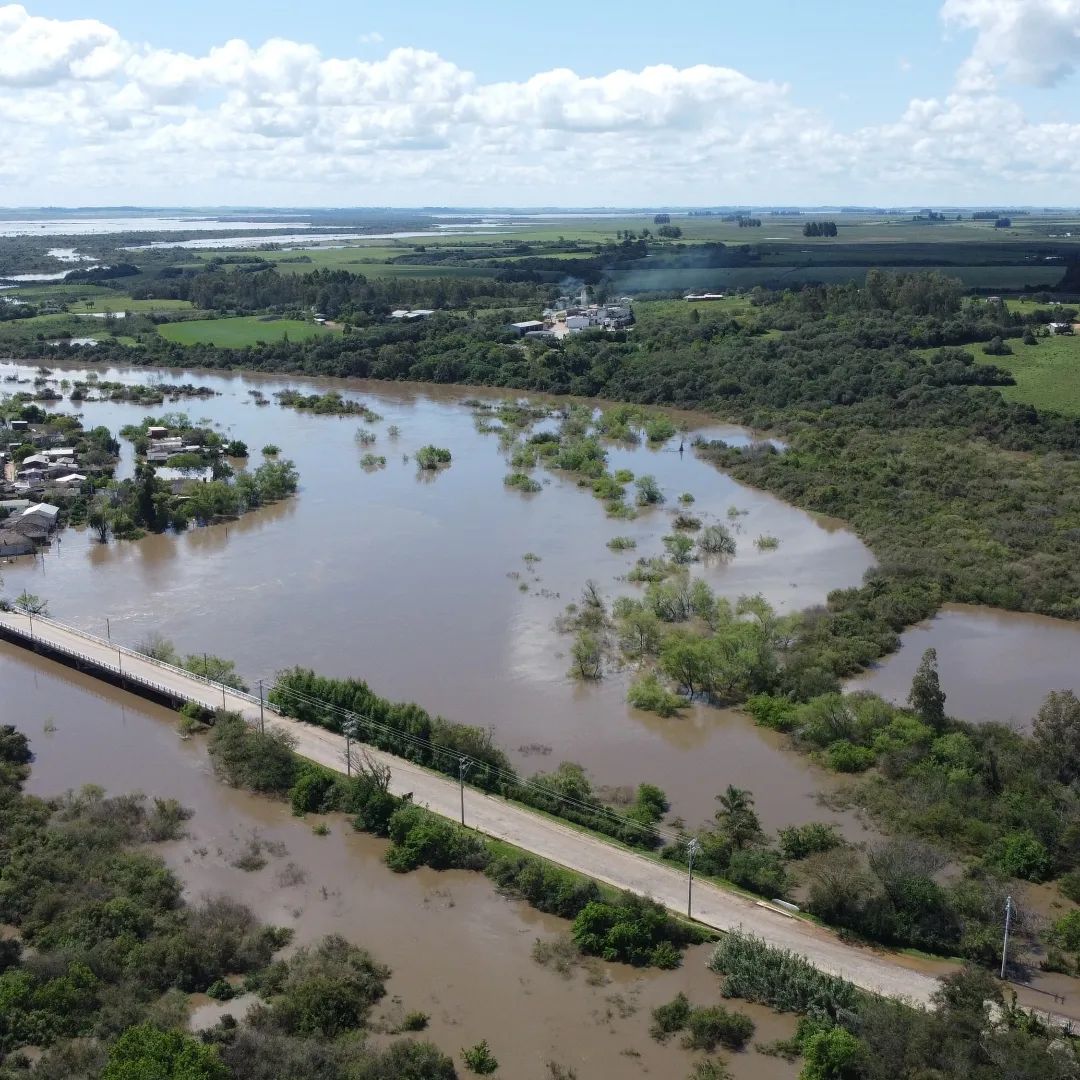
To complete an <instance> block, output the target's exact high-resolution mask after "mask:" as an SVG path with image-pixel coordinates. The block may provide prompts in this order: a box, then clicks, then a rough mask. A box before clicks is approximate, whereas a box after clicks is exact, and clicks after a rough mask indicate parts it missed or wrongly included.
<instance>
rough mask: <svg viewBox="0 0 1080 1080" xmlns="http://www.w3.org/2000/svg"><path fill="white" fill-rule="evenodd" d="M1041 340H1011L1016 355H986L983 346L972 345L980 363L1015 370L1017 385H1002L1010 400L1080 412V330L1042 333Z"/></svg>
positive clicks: (1069, 413) (1064, 411)
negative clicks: (1031, 341)
mask: <svg viewBox="0 0 1080 1080" xmlns="http://www.w3.org/2000/svg"><path fill="white" fill-rule="evenodd" d="M1038 342H1039V344H1038V345H1024V344H1023V343H1022V342H1020V341H1019V340H1016V341H1010V342H1009V344H1010V345H1011V346H1012V350H1013V355H1012V356H986V355H985V354H984V353H983V351H982V348H981V347H980V346H978V345H974V346H972V347H971V348H972V351H973V352H974V353H975V359H976V361H977V362H978V363H986V364H996V365H997V366H998V367H1002V368H1005V369H1006V370H1007V371H1011V372H1012V373H1013V376H1014V377H1015V379H1016V385H1015V386H1003V387H1001V393H1002V395H1003V396H1004V397H1005V399H1006V400H1008V401H1019V402H1023V403H1024V404H1026V405H1034V406H1035V408H1037V409H1052V410H1054V411H1055V412H1060V413H1067V414H1068V415H1070V416H1080V334H1074V335H1072V336H1071V337H1070V336H1068V335H1060V336H1054V337H1048V338H1043V337H1041V338H1039V339H1038Z"/></svg>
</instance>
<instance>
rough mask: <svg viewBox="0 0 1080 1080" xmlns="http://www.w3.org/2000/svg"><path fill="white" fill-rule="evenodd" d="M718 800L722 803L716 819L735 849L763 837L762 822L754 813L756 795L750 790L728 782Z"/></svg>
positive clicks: (739, 849) (746, 845) (717, 797)
mask: <svg viewBox="0 0 1080 1080" xmlns="http://www.w3.org/2000/svg"><path fill="white" fill-rule="evenodd" d="M716 801H717V802H718V803H720V809H719V810H717V811H716V820H717V821H718V822H719V823H720V825H721V827H722V828H723V830H724V832H725V833H726V834H727V838H728V840H729V841H730V842H731V846H732V848H733V849H734V850H735V851H741V850H742V849H743V848H745V847H748V846H749V845H750V844H752V843H754V842H756V841H757V840H759V839H760V838H761V835H762V833H761V822H760V821H759V820H758V816H757V814H756V813H754V796H753V795H752V794H751V793H750V792H749V791H747V790H746V789H745V788H737V787H735V786H734V784H728V786H727V790H726V791H724V792H723V794H720V795H717V796H716Z"/></svg>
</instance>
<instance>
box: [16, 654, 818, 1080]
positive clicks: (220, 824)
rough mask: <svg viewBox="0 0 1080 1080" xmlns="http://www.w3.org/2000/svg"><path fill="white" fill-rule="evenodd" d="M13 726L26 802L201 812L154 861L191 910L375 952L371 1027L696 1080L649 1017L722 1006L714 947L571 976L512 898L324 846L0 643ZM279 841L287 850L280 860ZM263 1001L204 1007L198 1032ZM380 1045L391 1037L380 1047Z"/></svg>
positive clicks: (745, 1073) (337, 836) (168, 738)
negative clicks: (250, 917)
mask: <svg viewBox="0 0 1080 1080" xmlns="http://www.w3.org/2000/svg"><path fill="white" fill-rule="evenodd" d="M0 687H3V688H4V697H3V719H4V721H5V722H7V723H14V724H16V725H17V726H18V727H19V728H20V729H22V730H23V731H25V732H26V733H27V734H28V735H29V736H30V738H31V740H32V744H33V748H34V750H35V753H36V755H37V758H36V761H35V763H34V767H33V772H32V775H31V780H30V783H29V790H30V791H32V792H33V793H35V794H41V795H50V794H56V793H58V792H61V791H64V790H67V789H69V788H77V787H79V786H81V785H83V784H86V783H97V784H101V785H102V786H104V787H105V788H106V789H107V790H108V791H110V792H112V793H117V794H118V793H121V792H126V791H131V790H135V789H142V790H145V791H147V792H150V793H152V794H154V795H156V796H159V797H173V798H177V799H179V800H180V801H181V802H182V803H183V804H184V805H185V806H187V807H189V808H190V809H192V810H194V811H195V813H194V817H193V818H192V819H191V820H190V821H189V822H188V836H187V837H185V838H184V839H183V840H180V841H176V842H174V843H170V844H167V845H163V846H162V847H161V848H160V851H161V853H162V854H163V856H164V857H165V858H166V859H167V861H168V862H169V864H170V865H171V866H172V868H173V869H174V870H175V871H176V873H177V874H178V875H179V877H180V878H181V879H182V881H183V882H184V886H185V894H186V897H187V898H188V899H189V900H194V901H197V900H198V899H199V898H200V897H202V896H203V895H219V894H222V893H226V894H228V895H230V896H233V897H235V898H236V899H238V900H240V901H242V902H244V903H246V904H248V905H249V906H250V907H251V908H252V909H253V910H254V911H256V912H257V914H258V915H259V917H260V918H262V919H263V920H264V921H266V922H269V923H273V924H275V925H280V926H290V927H293V928H294V929H295V932H296V936H295V945H304V944H309V943H312V942H315V941H317V940H319V939H320V938H321V937H323V936H324V935H325V934H330V933H336V934H341V935H343V936H344V937H346V938H348V939H349V940H350V941H353V942H355V943H357V944H359V945H363V946H365V947H367V948H369V949H370V950H371V951H372V952H373V953H374V954H375V956H376V957H377V958H378V959H379V960H381V961H383V962H384V963H386V964H388V965H389V966H390V967H391V969H392V970H393V977H392V978H391V980H390V983H389V986H388V994H387V997H386V999H385V1000H384V1001H383V1002H382V1004H381V1006H380V1007H379V1008H378V1009H377V1010H376V1013H375V1019H376V1020H377V1021H380V1022H382V1023H383V1024H384V1025H385V1026H386V1027H387V1028H388V1029H389V1028H392V1027H393V1026H394V1025H395V1024H396V1023H400V1020H401V1018H402V1016H403V1015H404V1013H405V1012H409V1011H413V1010H422V1011H424V1012H426V1013H428V1014H429V1015H430V1017H431V1021H430V1026H429V1028H428V1030H427V1031H426V1032H425V1034H424V1036H423V1037H427V1038H431V1039H432V1041H434V1042H435V1043H436V1044H437V1045H438V1046H440V1047H441V1048H442V1049H443V1051H444V1052H446V1053H448V1054H450V1055H452V1056H453V1057H455V1058H458V1055H459V1052H460V1049H461V1048H462V1047H465V1046H471V1045H473V1044H474V1043H476V1042H478V1041H479V1040H480V1039H487V1040H488V1042H489V1044H490V1045H491V1048H492V1051H493V1053H494V1054H495V1056H496V1057H497V1058H499V1060H500V1061H501V1062H502V1065H503V1068H502V1072H503V1073H504V1074H505V1075H507V1076H514V1077H521V1078H524V1080H550V1075H551V1074H550V1072H549V1070H548V1066H547V1063H548V1062H549V1061H555V1062H557V1063H558V1064H560V1065H562V1066H563V1067H565V1068H570V1069H574V1070H576V1071H577V1074H578V1075H579V1076H581V1077H583V1078H585V1077H636V1076H644V1075H650V1076H673V1077H675V1076H685V1075H686V1074H687V1073H688V1071H689V1069H690V1065H691V1062H692V1060H693V1055H690V1054H689V1053H687V1052H686V1051H684V1050H683V1049H681V1048H680V1047H679V1045H678V1040H677V1038H676V1039H674V1040H672V1041H671V1042H669V1043H668V1044H667V1045H664V1046H661V1045H659V1044H657V1043H656V1042H654V1041H653V1040H652V1039H651V1038H650V1037H649V1035H648V1027H649V1023H650V1016H649V1014H650V1010H651V1009H653V1008H655V1007H656V1006H657V1005H659V1004H662V1003H663V1002H665V1001H669V1000H670V999H671V998H672V997H674V996H675V994H676V993H678V992H679V991H680V990H681V991H683V992H684V993H686V994H687V996H688V997H689V998H690V999H691V1001H693V1002H694V1003H696V1004H709V1003H713V1002H716V1001H717V1000H718V999H719V994H718V989H717V980H716V977H715V976H714V975H712V974H711V973H710V972H709V971H708V970H707V969H706V967H705V963H706V961H707V959H708V956H709V952H710V947H709V946H700V947H697V948H695V949H693V950H691V951H690V952H688V953H687V955H686V958H685V961H684V964H683V966H682V967H681V968H680V969H679V970H676V971H670V972H656V971H636V970H634V969H632V968H628V967H625V966H622V965H616V964H602V963H599V962H597V964H596V965H595V972H596V975H595V976H593V977H592V978H591V979H590V978H587V977H586V973H585V972H584V971H581V970H579V971H577V972H576V973H575V974H573V975H572V976H571V977H570V978H564V977H563V976H561V975H559V974H557V973H556V972H555V971H552V970H549V969H547V968H542V967H540V966H539V965H538V964H536V963H535V962H534V961H533V960H532V959H531V950H532V946H533V943H534V941H536V939H538V938H542V939H545V940H546V939H552V938H555V937H557V936H558V935H560V934H562V933H565V932H566V930H567V929H568V923H566V922H565V921H563V920H560V919H557V918H554V917H552V916H548V915H542V914H540V913H539V912H536V911H534V910H533V909H531V908H529V907H528V906H527V905H525V904H524V903H521V902H518V901H511V900H507V899H504V898H503V897H501V896H499V894H498V893H497V892H496V891H495V889H494V888H493V887H492V885H491V884H490V882H488V881H487V879H486V878H484V877H483V876H482V875H480V874H474V873H469V872H466V871H452V872H446V873H436V872H435V871H431V870H427V869H422V870H419V871H417V872H415V873H412V874H405V875H399V874H394V873H391V871H390V870H388V869H387V868H386V866H385V865H384V864H383V862H382V856H383V853H384V851H385V849H386V842H385V841H382V840H378V839H376V838H373V837H370V836H365V835H363V834H358V833H355V832H354V831H353V830H352V829H351V827H350V826H348V824H347V823H346V822H345V820H344V819H342V818H340V817H336V816H332V817H330V818H328V819H326V820H327V823H328V824H329V826H330V830H331V831H330V834H329V835H328V836H325V837H317V836H315V835H314V834H313V833H312V829H311V827H312V824H313V821H314V820H316V819H313V818H305V819H298V818H295V817H293V816H292V815H291V813H290V812H289V809H288V806H287V805H285V804H283V803H279V802H272V801H269V800H266V799H262V798H258V797H256V796H253V795H250V794H248V793H246V792H242V791H236V790H233V789H231V788H228V787H226V786H225V785H223V784H221V783H219V782H218V781H217V780H216V779H215V778H214V776H213V774H212V771H211V769H210V766H209V764H208V761H207V756H206V753H205V749H204V746H203V743H202V740H200V739H195V740H191V741H187V742H185V741H182V740H181V739H180V738H179V736H178V735H177V732H176V715H175V714H174V713H171V712H169V711H167V710H165V709H162V708H159V707H157V706H154V705H151V704H148V703H146V702H143V701H141V700H139V699H138V698H135V697H133V696H131V695H129V694H126V693H124V692H122V691H119V690H116V689H114V688H112V687H109V686H105V685H104V684H101V683H98V682H96V681H95V680H93V679H90V678H89V677H87V676H84V675H82V674H79V673H77V672H73V671H70V670H68V669H67V668H64V667H61V666H60V665H58V664H55V663H53V662H52V661H48V660H44V659H42V658H40V657H37V656H34V655H32V654H29V653H24V652H21V651H19V650H16V649H13V648H11V647H10V646H8V645H4V644H0ZM253 831H255V835H257V836H258V837H259V838H260V839H261V840H262V841H265V842H269V843H270V844H272V845H275V846H274V848H273V849H272V850H271V851H264V856H265V857H266V858H267V863H268V864H267V866H266V867H265V868H264V869H262V870H259V871H257V872H254V873H249V872H245V871H243V870H240V869H238V868H237V867H234V866H232V865H231V863H232V861H233V860H234V859H235V858H236V856H237V854H238V853H239V852H240V851H241V850H243V848H244V847H245V846H246V845H247V844H248V843H249V842H250V841H251V839H252V835H253ZM277 845H282V847H278V846H277ZM250 1001H251V999H250V998H248V997H244V998H241V999H238V1000H234V1001H232V1002H228V1003H218V1002H211V1001H209V1000H208V999H206V998H205V997H202V996H196V997H194V998H193V1000H192V1005H193V1014H192V1026H193V1027H196V1028H197V1027H199V1026H208V1025H211V1024H213V1023H214V1022H215V1021H216V1019H217V1017H219V1016H220V1015H221V1014H222V1013H224V1012H232V1013H233V1014H234V1015H239V1014H241V1013H242V1012H243V1010H244V1008H245V1007H246V1005H247V1004H249V1003H250ZM732 1006H733V1007H734V1008H737V1009H739V1010H741V1011H743V1012H746V1013H748V1014H749V1015H751V1016H752V1017H753V1019H754V1020H755V1022H756V1023H757V1031H756V1034H755V1040H756V1041H760V1042H763V1043H767V1042H771V1041H773V1040H776V1039H779V1038H788V1037H790V1035H791V1034H792V1032H793V1030H794V1026H795V1019H794V1017H791V1016H778V1015H776V1014H774V1013H771V1012H769V1011H768V1010H767V1009H764V1008H761V1007H759V1006H753V1005H745V1004H743V1003H740V1002H734V1003H732ZM380 1039H381V1037H380ZM726 1056H727V1057H728V1060H729V1061H730V1063H731V1065H732V1069H733V1073H734V1076H735V1077H736V1078H737V1080H793V1078H794V1077H795V1076H796V1075H797V1071H798V1068H797V1066H796V1065H793V1064H789V1063H787V1062H785V1061H783V1060H782V1059H779V1058H775V1057H767V1056H765V1055H762V1054H759V1053H757V1052H756V1051H754V1050H747V1051H746V1052H743V1053H739V1054H729V1055H726Z"/></svg>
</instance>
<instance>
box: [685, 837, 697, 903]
mask: <svg viewBox="0 0 1080 1080" xmlns="http://www.w3.org/2000/svg"><path fill="white" fill-rule="evenodd" d="M699 847H700V844H698V838H697V837H696V836H691V837H690V839H689V840H688V841H687V842H686V865H687V869H688V871H689V874H688V877H687V880H686V917H687V918H688V919H689V918H691V917H692V916H691V914H690V909H691V906H692V904H693V901H694V856H695V855H696V854H697V852H698V848H699Z"/></svg>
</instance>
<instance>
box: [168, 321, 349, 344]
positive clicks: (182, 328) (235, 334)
mask: <svg viewBox="0 0 1080 1080" xmlns="http://www.w3.org/2000/svg"><path fill="white" fill-rule="evenodd" d="M158 332H159V333H160V334H161V336H162V337H163V338H166V339H167V340H168V341H175V342H177V343H178V344H180V345H219V346H221V347H223V348H233V349H239V348H243V347H244V346H245V345H255V344H257V343H258V342H260V341H264V342H271V341H281V340H282V339H283V338H284V337H285V336H286V335H288V337H289V340H290V341H306V340H307V339H308V338H314V337H321V336H322V335H324V334H332V333H334V331H333V330H328V329H327V328H326V327H325V326H318V325H316V324H315V323H309V322H301V321H300V320H299V319H272V318H270V317H269V316H265V315H245V316H241V317H240V318H235V319H193V320H191V321H189V322H175V323H165V324H163V325H162V326H159V327H158Z"/></svg>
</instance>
